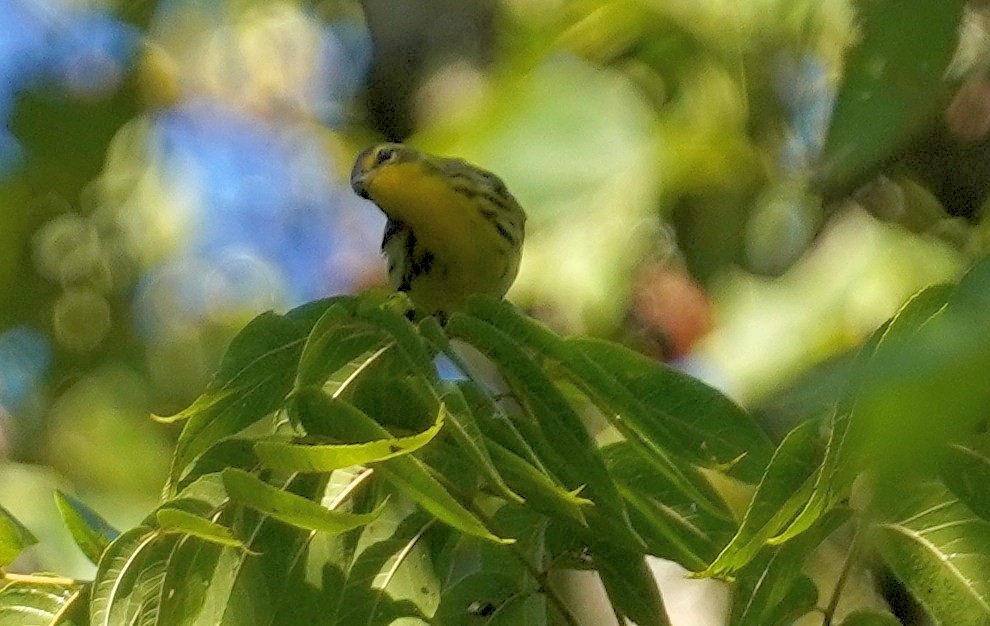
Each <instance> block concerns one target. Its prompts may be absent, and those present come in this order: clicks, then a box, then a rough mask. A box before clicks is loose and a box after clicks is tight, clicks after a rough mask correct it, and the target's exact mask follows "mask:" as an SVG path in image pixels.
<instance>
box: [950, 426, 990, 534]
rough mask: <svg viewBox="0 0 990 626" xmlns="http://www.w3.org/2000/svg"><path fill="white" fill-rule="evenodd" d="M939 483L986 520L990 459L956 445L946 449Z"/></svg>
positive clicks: (989, 513) (989, 501)
mask: <svg viewBox="0 0 990 626" xmlns="http://www.w3.org/2000/svg"><path fill="white" fill-rule="evenodd" d="M940 475H941V477H942V481H943V482H945V484H946V485H947V486H948V487H949V489H951V490H952V493H954V494H955V495H956V497H957V498H959V499H960V500H962V502H963V503H964V504H965V505H966V506H968V507H969V508H970V509H971V510H972V511H973V512H974V513H976V514H977V515H979V516H980V517H982V518H983V519H985V520H990V457H987V456H986V455H985V454H983V453H981V452H978V451H976V450H973V449H972V448H968V447H966V446H963V445H960V444H952V445H950V446H949V450H948V453H947V454H946V456H945V458H944V459H943V460H942V465H941V467H940Z"/></svg>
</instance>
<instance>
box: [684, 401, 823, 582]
mask: <svg viewBox="0 0 990 626" xmlns="http://www.w3.org/2000/svg"><path fill="white" fill-rule="evenodd" d="M820 459H821V453H820V450H819V438H818V423H817V421H816V420H809V421H807V422H804V423H803V424H801V425H799V426H797V427H796V428H795V429H794V430H792V431H791V432H790V433H788V435H787V436H786V437H785V438H784V440H783V441H782V442H781V443H780V446H779V447H778V448H777V451H776V452H775V453H774V455H773V458H772V459H771V460H770V465H768V466H767V470H766V473H765V474H764V475H763V479H762V480H761V481H760V484H759V486H757V488H756V493H755V494H754V495H753V500H752V502H751V503H750V505H749V509H748V510H747V511H746V516H745V517H744V518H743V521H742V524H741V525H740V527H739V531H738V532H737V533H736V536H735V537H733V538H732V541H730V542H729V544H728V545H727V546H725V548H723V549H722V552H721V553H719V555H718V557H717V558H716V559H715V560H714V561H713V562H712V564H711V565H709V566H708V568H707V569H705V570H704V571H702V572H700V573H699V575H700V576H717V577H725V576H729V575H731V574H732V573H733V572H735V571H736V570H738V569H739V568H741V567H743V566H745V565H746V564H747V563H749V562H750V560H752V558H753V557H755V556H756V554H757V553H758V552H759V551H760V549H761V548H762V547H763V545H764V544H765V543H766V542H767V541H768V540H769V539H770V538H771V537H773V536H774V535H775V534H777V533H778V532H780V530H781V529H783V528H784V527H785V525H786V524H787V523H788V522H790V521H791V519H793V517H794V515H795V514H796V513H797V512H798V511H800V510H801V507H802V506H804V504H805V503H806V502H807V500H808V497H809V496H810V494H811V489H812V486H813V485H814V480H815V476H816V470H817V469H818V465H819V462H820Z"/></svg>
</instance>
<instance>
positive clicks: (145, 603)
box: [89, 526, 179, 626]
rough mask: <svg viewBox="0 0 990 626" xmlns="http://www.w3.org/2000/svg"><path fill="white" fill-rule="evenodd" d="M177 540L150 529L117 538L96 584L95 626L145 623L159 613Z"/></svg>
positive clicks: (92, 607) (134, 530)
mask: <svg viewBox="0 0 990 626" xmlns="http://www.w3.org/2000/svg"><path fill="white" fill-rule="evenodd" d="M178 541H179V537H178V536H171V537H169V536H164V535H162V534H161V533H160V532H158V531H157V530H155V529H152V528H150V527H147V526H138V527H135V528H132V529H131V530H128V531H126V532H124V533H123V534H121V535H120V536H119V537H117V538H116V539H115V540H114V541H113V542H112V543H111V544H110V545H109V546H108V547H107V549H106V551H105V552H104V553H103V557H102V558H101V559H100V564H99V568H98V569H97V572H96V578H95V580H94V581H93V587H92V597H91V600H90V607H89V611H90V622H91V624H92V626H116V625H117V624H130V623H142V622H141V621H140V620H143V619H148V616H150V615H152V614H154V613H155V612H157V610H158V602H159V600H160V598H161V582H162V577H163V575H164V571H165V565H166V563H167V562H168V558H169V556H170V554H171V552H172V550H173V549H174V547H175V545H176V544H177V543H178ZM152 623H153V622H152Z"/></svg>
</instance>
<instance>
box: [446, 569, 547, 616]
mask: <svg viewBox="0 0 990 626" xmlns="http://www.w3.org/2000/svg"><path fill="white" fill-rule="evenodd" d="M522 600H525V597H520V595H519V591H518V588H517V585H516V583H515V582H514V581H513V580H512V579H511V578H509V577H507V576H505V575H501V574H498V573H490V572H475V573H474V574H469V575H468V576H465V577H464V578H462V579H461V580H459V581H458V582H457V583H455V584H454V585H452V586H451V587H450V588H449V589H446V590H444V592H443V596H442V597H441V599H440V607H439V608H438V609H437V613H436V615H435V616H434V618H433V620H434V623H436V624H463V625H464V626H470V625H471V624H477V625H478V626H482V625H486V626H487V625H491V624H498V625H502V626H513V625H516V624H527V625H529V624H532V625H533V626H537V625H538V624H540V622H533V621H520V620H519V616H518V615H513V614H512V608H513V606H512V605H513V604H514V603H519V602H520V601H522ZM545 622H546V616H545V614H544V620H543V623H545Z"/></svg>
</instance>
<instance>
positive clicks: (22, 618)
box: [0, 576, 88, 626]
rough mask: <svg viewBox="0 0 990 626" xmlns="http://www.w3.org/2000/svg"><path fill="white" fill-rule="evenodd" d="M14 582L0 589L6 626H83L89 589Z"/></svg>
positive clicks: (0, 612) (0, 614) (0, 611)
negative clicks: (87, 590)
mask: <svg viewBox="0 0 990 626" xmlns="http://www.w3.org/2000/svg"><path fill="white" fill-rule="evenodd" d="M38 579H39V580H38V582H22V581H17V582H11V583H7V584H6V585H4V586H3V587H2V588H0V624H2V625H3V626H56V625H59V626H84V625H85V624H87V623H88V621H87V619H86V614H85V607H86V589H87V588H86V587H85V586H83V585H70V584H64V583H57V582H55V581H53V582H51V583H48V582H43V579H44V577H43V576H38Z"/></svg>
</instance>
